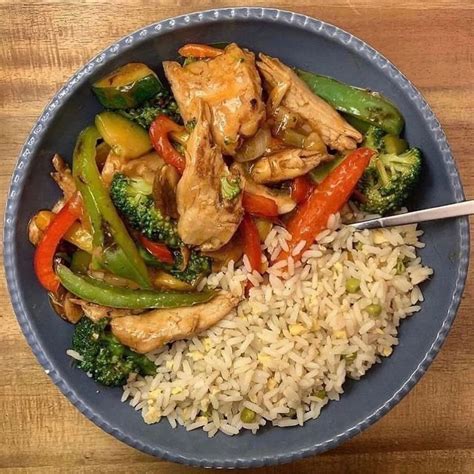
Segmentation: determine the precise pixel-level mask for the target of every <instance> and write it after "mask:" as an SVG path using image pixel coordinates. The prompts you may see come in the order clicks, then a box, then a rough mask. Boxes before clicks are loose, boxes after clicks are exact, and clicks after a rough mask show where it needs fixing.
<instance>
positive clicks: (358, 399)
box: [4, 8, 469, 468]
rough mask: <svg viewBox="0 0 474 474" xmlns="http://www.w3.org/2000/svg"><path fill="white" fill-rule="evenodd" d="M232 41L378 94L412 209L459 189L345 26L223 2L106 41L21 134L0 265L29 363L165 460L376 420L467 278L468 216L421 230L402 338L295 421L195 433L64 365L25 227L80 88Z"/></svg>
mask: <svg viewBox="0 0 474 474" xmlns="http://www.w3.org/2000/svg"><path fill="white" fill-rule="evenodd" d="M218 41H226V42H229V41H235V42H237V43H239V44H241V45H243V46H246V47H248V48H250V49H253V50H256V51H264V52H265V53H267V54H270V55H273V56H277V57H279V58H281V59H282V60H283V61H284V62H285V63H287V64H289V65H293V66H298V67H301V68H305V69H309V70H313V71H317V72H319V73H322V74H327V75H330V76H334V77H336V78H338V79H340V80H342V81H346V82H348V83H350V84H354V85H358V86H362V87H367V88H370V89H373V90H377V91H380V92H382V93H383V94H384V95H386V96H387V97H389V98H391V99H392V100H393V101H394V102H395V103H396V104H397V105H398V107H399V108H400V110H401V111H402V113H403V115H404V117H405V119H406V138H407V139H408V140H409V142H410V143H411V144H413V145H416V146H418V147H420V148H421V149H422V150H423V153H424V156H425V167H424V171H423V179H422V181H421V185H420V188H419V190H418V191H417V195H416V199H414V200H413V203H412V207H413V208H414V207H416V208H425V207H430V206H435V205H440V204H445V203H451V202H454V201H461V200H462V199H463V198H464V196H463V191H462V187H461V183H460V181H459V176H458V172H457V170H456V166H455V164H454V162H453V158H452V156H451V153H450V149H449V146H448V144H447V142H446V138H445V135H444V133H443V131H442V129H441V127H440V125H439V123H438V121H437V119H436V118H435V116H434V115H433V112H432V111H431V109H430V107H429V106H428V104H427V103H426V102H425V100H424V99H423V97H422V96H421V95H420V93H419V92H418V91H417V90H416V89H415V88H414V87H413V85H412V84H411V83H410V82H409V81H408V80H407V79H406V78H405V77H404V76H403V75H402V74H401V73H400V72H399V71H398V70H397V69H396V68H395V67H394V66H393V65H392V64H391V63H390V62H389V61H387V59H385V58H384V57H383V56H381V55H380V54H379V53H378V52H377V51H375V50H373V49H372V48H371V47H370V46H368V45H367V44H365V43H364V42H362V41H361V40H359V39H357V38H355V37H354V36H352V35H351V34H349V33H347V32H345V31H343V30H340V29H339V28H336V27H335V26H332V25H328V24H326V23H324V22H322V21H318V20H315V19H312V18H309V17H306V16H303V15H297V14H295V13H290V12H284V11H279V10H274V9H263V8H229V9H221V10H212V11H207V12H203V13H193V14H191V15H185V16H180V17H176V18H173V19H170V20H165V21H162V22H160V23H156V24H152V25H150V26H147V27H145V28H143V29H141V30H139V31H137V32H135V33H133V34H131V35H129V36H127V37H126V38H123V39H121V40H120V41H118V42H117V43H116V44H113V45H112V46H110V47H109V48H107V49H106V50H105V51H103V52H102V53H100V54H99V55H98V56H97V57H95V58H94V59H92V60H91V61H90V62H89V63H87V64H86V65H85V66H84V67H83V68H82V69H81V70H80V71H79V72H78V73H77V74H75V75H74V77H73V78H72V79H71V80H70V81H69V82H68V83H67V84H66V85H65V86H64V87H63V88H62V89H61V90H60V91H59V92H58V94H56V95H55V97H54V98H53V100H52V101H51V103H50V104H49V105H48V106H47V107H46V109H45V111H44V112H43V114H42V115H41V117H40V119H39V120H38V122H37V123H36V125H35V127H34V128H33V131H32V132H31V134H30V135H29V136H28V138H27V140H26V143H25V146H24V147H23V150H22V151H21V155H20V158H19V161H18V164H17V166H16V169H15V172H14V175H13V179H12V185H11V189H10V193H9V198H8V204H7V209H6V221H5V240H4V242H5V268H6V274H7V279H8V285H9V289H10V294H11V298H12V302H13V307H14V309H15V313H16V315H17V317H18V320H19V322H20V325H21V327H22V330H23V332H24V334H25V336H26V338H27V340H28V342H29V344H30V345H31V348H32V349H33V352H34V353H35V355H36V357H37V358H38V360H39V362H40V363H41V364H42V365H43V367H44V368H45V370H46V371H47V373H48V374H49V376H50V377H51V378H52V380H53V382H54V383H55V384H56V385H58V387H59V388H60V390H61V391H62V392H63V393H64V394H65V395H66V396H67V397H68V398H69V400H70V401H71V402H72V403H73V404H74V405H75V406H76V407H77V408H78V409H79V410H80V411H81V412H82V413H84V414H85V415H86V416H87V417H88V418H90V419H91V420H92V421H93V422H94V423H96V424H97V425H98V426H100V427H101V428H103V429H104V430H105V431H107V432H108V433H111V434H112V435H114V436H115V437H117V438H118V439H120V440H122V441H124V442H126V443H128V444H129V445H131V446H134V447H136V448H138V449H141V450H143V451H145V452H147V453H150V454H153V455H156V456H159V457H161V458H164V459H168V460H171V461H177V462H182V463H186V464H192V465H196V466H207V467H234V468H235V467H248V466H261V465H264V464H276V463H283V462H289V461H292V460H295V459H298V458H301V457H303V456H308V455H310V454H315V453H320V452H322V451H325V450H328V449H330V448H333V447H335V446H337V445H338V444H340V443H341V442H343V441H345V440H347V439H349V438H351V437H352V436H354V435H356V434H357V433H359V432H361V431H362V430H363V429H365V428H367V427H368V426H369V425H370V424H372V423H373V422H375V421H376V420H378V419H379V418H380V417H381V416H382V415H384V414H385V413H387V411H388V410H389V409H390V408H392V407H393V406H394V405H395V404H396V403H397V402H399V401H400V399H401V398H402V397H403V396H404V395H406V394H407V392H408V391H409V390H410V389H411V388H412V387H413V386H414V384H415V383H416V382H417V381H418V380H419V379H420V377H421V375H422V374H423V373H424V372H425V370H426V369H427V367H428V366H429V364H430V363H431V361H432V360H433V358H434V356H435V355H436V353H437V352H438V351H439V349H440V346H441V344H442V343H443V341H444V339H445V337H446V335H447V333H448V331H449V328H450V326H451V324H452V322H453V319H454V316H455V313H456V309H457V307H458V305H459V301H460V297H461V293H462V291H463V287H464V281H465V278H466V270H467V265H468V254H469V252H468V250H469V231H468V221H467V219H465V218H463V219H456V220H450V221H442V222H436V223H432V224H426V225H424V226H423V230H424V231H425V235H424V238H423V239H424V241H425V242H426V244H427V245H426V248H425V249H423V250H422V251H421V252H420V253H421V255H422V258H423V261H424V263H425V264H427V265H429V266H430V267H433V268H434V271H435V274H434V277H433V278H432V280H431V281H429V282H428V283H426V284H425V285H424V286H423V292H424V295H425V297H426V301H425V302H424V303H423V305H422V311H421V312H420V313H419V314H417V315H416V316H414V317H412V318H409V319H408V320H407V321H405V322H403V324H402V326H401V328H400V344H399V346H398V347H397V348H396V349H395V351H394V353H393V355H392V356H391V357H390V358H388V359H387V360H384V361H383V363H382V364H378V365H376V366H375V367H374V368H372V369H371V370H370V371H369V373H368V374H367V375H366V376H365V377H364V378H363V379H362V380H361V381H359V382H348V383H347V384H346V385H345V394H344V396H343V397H342V399H341V401H339V402H333V403H330V404H329V406H327V407H326V408H325V409H324V410H323V412H322V414H321V416H320V417H319V418H318V419H317V420H314V421H310V422H308V423H306V424H305V426H304V427H302V428H300V427H298V428H284V429H282V428H266V429H262V430H261V431H260V432H259V433H258V435H256V436H254V435H252V434H250V433H248V432H246V433H242V434H241V435H239V436H236V437H227V436H224V435H221V434H218V435H217V436H216V437H215V438H213V439H208V438H207V436H206V435H205V434H204V433H203V432H201V431H199V430H198V431H193V432H190V433H187V432H186V431H185V430H184V429H182V428H178V429H175V430H173V429H171V428H170V426H169V425H168V423H167V422H166V421H165V422H162V423H160V424H156V425H151V426H150V425H146V424H145V423H144V422H143V421H142V418H141V416H140V414H139V413H136V412H135V411H134V410H133V409H132V408H131V407H130V406H128V405H127V404H122V403H120V396H121V390H120V389H106V388H103V387H100V386H98V385H96V384H95V383H94V382H93V381H92V380H91V379H89V378H88V377H87V376H86V375H85V374H84V373H83V372H81V371H80V370H77V369H75V368H73V367H72V365H71V361H70V359H69V357H67V356H66V354H65V352H66V349H67V348H68V347H69V345H70V341H71V333H72V326H70V325H69V324H66V323H65V322H63V321H62V320H61V319H60V318H58V317H57V316H56V315H55V314H54V313H53V311H52V309H51V307H50V305H49V302H48V298H47V295H46V293H45V291H44V290H43V289H42V288H41V287H40V285H39V284H38V282H37V280H36V278H35V276H34V274H33V265H32V261H33V248H32V246H31V245H30V244H29V243H28V240H27V234H26V229H27V224H28V220H29V218H30V217H31V215H32V214H33V213H34V212H36V211H37V210H39V209H42V208H47V207H50V206H51V205H52V204H53V203H54V202H55V201H56V199H57V198H58V189H57V187H56V185H55V184H54V183H53V182H52V180H51V179H50V177H49V171H50V166H51V165H50V159H51V156H52V155H53V153H55V152H58V153H60V154H61V155H63V156H64V157H67V158H68V159H70V157H71V154H72V150H73V146H74V142H75V140H76V137H77V135H78V133H79V131H80V130H81V129H83V128H84V127H85V126H86V125H87V124H89V123H91V122H92V120H93V118H94V115H95V114H96V113H97V112H98V111H99V110H100V106H99V104H98V102H97V100H96V99H95V98H94V96H93V94H92V92H91V89H90V84H91V83H92V82H93V81H94V80H95V79H97V78H99V77H100V76H102V75H104V74H105V73H106V72H108V71H110V70H112V69H114V68H116V67H117V66H119V65H122V64H125V63H127V62H130V61H142V62H144V63H146V64H148V65H150V66H151V67H152V68H154V69H155V70H159V69H161V65H160V63H161V61H162V60H164V59H169V58H174V57H176V50H177V49H178V47H180V46H181V45H182V44H183V43H186V42H202V43H212V42H218Z"/></svg>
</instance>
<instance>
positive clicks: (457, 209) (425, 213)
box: [351, 200, 474, 230]
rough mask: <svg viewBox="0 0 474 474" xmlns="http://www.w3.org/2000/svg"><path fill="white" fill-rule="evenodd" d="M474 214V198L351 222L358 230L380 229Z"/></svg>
mask: <svg viewBox="0 0 474 474" xmlns="http://www.w3.org/2000/svg"><path fill="white" fill-rule="evenodd" d="M472 214H474V200H470V201H462V202H456V203H454V204H447V205H445V206H439V207H431V208H429V209H422V210H421V211H413V212H406V213H405V214H397V215H396V216H389V217H379V218H376V219H369V220H367V221H360V222H354V223H352V224H351V226H352V227H355V228H356V229H358V230H362V229H378V228H380V227H391V226H394V225H405V224H417V223H419V222H426V221H435V220H438V219H448V218H450V217H459V216H469V215H472Z"/></svg>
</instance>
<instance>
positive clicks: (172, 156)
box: [149, 115, 186, 174]
mask: <svg viewBox="0 0 474 474" xmlns="http://www.w3.org/2000/svg"><path fill="white" fill-rule="evenodd" d="M182 128H183V127H181V126H180V125H178V124H177V123H175V122H173V121H172V120H171V119H170V118H169V117H167V116H166V115H158V117H156V119H155V120H154V121H153V122H152V124H151V126H150V131H149V133H150V140H151V143H152V144H153V147H154V148H155V150H156V152H157V153H158V154H159V155H160V156H161V157H162V158H163V160H164V161H165V162H166V163H168V164H169V165H172V166H174V167H175V168H176V169H177V170H178V171H179V172H180V173H181V174H182V173H183V171H184V167H185V166H186V160H185V159H184V157H183V156H182V155H180V154H179V153H178V151H177V150H176V148H174V146H173V145H172V144H171V142H170V139H169V137H168V134H169V133H170V132H180V131H181V130H182Z"/></svg>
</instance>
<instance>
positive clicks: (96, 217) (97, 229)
mask: <svg viewBox="0 0 474 474" xmlns="http://www.w3.org/2000/svg"><path fill="white" fill-rule="evenodd" d="M99 138H100V135H99V132H98V131H97V128H96V127H94V126H89V127H87V128H86V129H84V130H83V131H82V132H81V133H80V135H79V138H78V139H77V143H76V147H75V149H74V157H73V173H74V177H75V179H76V183H77V184H78V188H79V191H80V192H81V195H82V196H83V201H84V207H85V209H86V211H87V214H88V216H89V219H90V222H91V227H92V231H93V243H94V244H96V245H98V246H99V247H102V246H103V242H104V230H103V229H104V224H106V225H107V228H108V230H109V231H110V234H111V235H112V238H113V240H114V242H115V243H116V244H117V245H118V247H120V248H121V250H122V251H123V254H124V256H125V258H126V260H127V263H128V265H127V268H128V269H129V270H130V274H129V275H128V278H130V279H131V280H133V281H135V282H136V283H138V284H139V285H140V286H141V287H142V288H151V287H152V285H151V282H150V277H149V275H148V270H147V268H146V265H145V263H144V261H143V259H142V258H141V257H140V255H139V253H138V250H137V247H136V245H135V242H134V241H133V239H132V238H131V237H130V235H129V233H128V231H127V228H126V227H125V224H124V223H123V222H122V219H120V217H119V215H118V214H117V211H116V209H115V207H114V205H113V203H112V200H111V199H110V196H109V192H108V190H107V188H106V187H105V185H104V183H103V181H102V178H101V177H100V174H99V169H98V168H97V163H96V161H95V154H96V151H95V147H96V144H97V140H98V139H99ZM83 193H84V194H83Z"/></svg>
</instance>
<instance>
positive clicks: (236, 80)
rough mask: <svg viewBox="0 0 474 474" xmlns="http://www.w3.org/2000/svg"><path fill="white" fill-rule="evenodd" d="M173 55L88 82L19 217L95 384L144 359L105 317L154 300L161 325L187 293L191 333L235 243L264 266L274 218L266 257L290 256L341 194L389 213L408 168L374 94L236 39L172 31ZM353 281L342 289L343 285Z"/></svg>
mask: <svg viewBox="0 0 474 474" xmlns="http://www.w3.org/2000/svg"><path fill="white" fill-rule="evenodd" d="M179 54H180V55H181V56H182V58H183V61H181V62H176V61H164V62H163V69H164V72H165V76H166V79H167V81H164V80H162V79H160V78H159V76H158V74H157V72H156V71H153V70H152V69H151V68H150V67H148V66H147V65H145V64H142V63H129V64H125V65H123V66H122V67H120V68H119V69H117V70H115V71H112V72H111V73H109V74H108V75H106V76H105V77H102V78H100V79H98V80H97V81H96V82H94V84H93V85H92V90H93V92H94V93H95V95H96V96H97V98H98V100H99V101H100V103H101V104H102V105H103V106H104V109H105V110H104V111H102V112H100V113H99V114H98V115H97V116H96V117H95V118H94V119H93V120H91V122H93V123H91V125H89V126H88V127H86V128H85V129H84V130H83V131H82V132H81V133H80V135H79V137H78V138H77V142H76V146H75V149H74V153H73V155H72V167H71V169H69V168H68V167H67V165H65V164H64V163H63V161H62V160H61V158H60V157H59V156H58V155H56V156H55V158H54V160H53V165H54V167H55V170H56V171H55V172H54V173H53V178H54V179H55V180H56V182H57V183H58V185H59V186H60V187H61V190H62V191H63V193H64V196H63V197H62V198H61V199H60V200H59V202H58V203H57V204H56V205H55V206H54V207H53V209H52V210H42V211H40V212H38V213H37V214H36V215H35V216H34V217H33V218H32V220H31V222H30V226H29V237H30V240H31V241H32V243H33V244H35V245H36V252H35V257H34V268H35V272H36V275H37V277H38V280H39V282H40V283H41V285H42V286H43V287H44V288H45V289H46V290H47V291H48V292H50V294H51V298H52V300H53V301H54V306H55V307H58V308H59V307H60V308H62V309H61V311H63V312H65V313H66V314H62V316H63V317H65V319H67V320H69V321H71V322H77V320H78V319H80V315H81V313H84V314H85V316H86V317H83V318H82V319H80V321H79V323H78V324H77V326H76V329H75V333H74V338H73V344H72V349H73V350H74V351H75V353H76V356H77V358H78V360H79V362H78V366H79V367H80V368H82V369H83V370H85V371H86V372H88V373H89V374H90V375H91V376H92V377H93V378H94V379H95V380H97V381H98V382H100V383H103V384H105V385H119V384H122V383H124V382H125V381H126V379H127V377H128V375H129V374H130V373H131V372H139V373H140V374H143V375H151V374H153V373H154V370H155V367H154V365H153V364H152V363H151V362H150V361H149V360H148V359H147V358H146V357H144V356H141V355H138V354H136V353H135V352H133V351H132V350H131V349H129V348H127V347H125V346H126V338H124V339H123V340H122V339H121V338H122V337H123V333H120V334H117V336H115V335H114V334H113V333H112V332H111V331H113V327H114V324H112V325H111V328H112V329H107V328H108V324H109V321H110V319H113V318H120V317H124V316H133V318H132V320H131V321H134V320H136V321H137V322H139V321H140V322H141V321H142V318H146V317H147V315H148V314H153V318H152V319H153V321H155V320H158V321H160V324H163V322H166V320H167V318H176V316H175V313H174V312H173V311H170V310H169V309H170V308H179V307H188V309H189V307H191V306H193V305H197V306H196V311H195V312H194V311H192V310H191V311H188V312H186V315H187V316H186V317H188V318H191V317H193V318H195V322H194V323H193V324H192V325H191V326H190V328H191V329H190V330H189V335H191V334H192V332H193V331H194V330H195V329H194V328H197V327H201V326H202V327H204V326H205V325H204V324H200V323H199V318H200V317H203V316H202V315H203V314H205V313H206V306H205V305H210V304H211V303H212V300H213V298H214V297H215V296H216V293H215V292H214V291H212V290H209V289H206V287H205V285H203V284H201V285H200V284H199V283H200V281H201V280H202V278H203V277H205V276H206V275H208V274H209V273H210V272H211V271H218V270H220V269H221V268H222V267H223V266H225V265H227V264H228V263H229V262H230V261H231V260H232V261H234V263H235V264H238V263H239V261H240V260H241V259H242V258H243V256H244V255H246V258H247V259H248V262H247V263H246V265H250V268H251V270H252V271H254V272H258V273H261V272H263V271H264V269H265V268H264V266H265V265H266V263H265V262H267V261H268V257H269V256H268V255H267V258H266V259H265V258H263V257H264V255H263V251H262V247H261V242H262V241H263V240H265V238H266V237H267V236H268V234H269V233H270V231H271V228H272V226H273V225H275V224H278V225H281V226H286V229H287V230H288V232H289V233H290V234H291V239H290V240H289V241H288V251H286V252H282V253H280V255H279V256H278V257H277V259H278V260H279V261H281V260H286V259H287V258H288V257H289V256H290V255H292V256H293V258H294V259H298V258H299V256H300V255H301V253H302V252H303V251H304V250H305V249H306V248H308V247H310V245H311V244H312V243H313V242H314V239H315V238H316V236H317V234H318V233H319V232H321V231H322V230H323V229H324V228H325V227H326V225H327V221H328V218H329V217H330V216H331V214H334V213H336V212H338V211H339V210H340V209H341V208H342V207H343V206H344V205H345V204H346V203H347V201H348V200H349V199H351V196H352V197H354V198H355V200H356V201H358V202H359V203H360V206H361V207H362V209H364V210H366V211H368V212H371V213H377V214H386V213H389V212H394V211H397V210H399V209H400V207H401V206H403V205H404V204H405V202H406V200H407V199H408V198H409V197H410V195H411V192H412V190H413V189H414V187H415V185H416V183H417V181H418V180H419V178H420V175H421V153H420V151H419V150H418V149H417V148H410V147H409V145H408V143H407V142H406V140H405V139H404V138H403V137H401V136H400V133H401V132H402V130H403V127H404V120H403V117H402V115H401V114H400V112H399V110H398V109H397V108H396V106H395V105H394V104H393V103H392V102H390V101H389V100H388V99H386V98H384V97H383V96H382V95H380V94H379V93H377V92H372V91H368V90H365V89H360V88H357V87H353V86H350V85H347V84H344V83H342V82H339V81H337V80H335V79H333V78H329V77H325V76H320V75H317V74H315V73H312V72H306V71H302V70H296V71H294V70H293V69H291V68H289V67H288V66H286V65H285V64H283V63H281V62H280V61H279V60H278V59H275V58H271V57H268V56H265V55H264V54H260V55H258V57H257V58H256V56H255V54H254V53H252V52H250V51H247V50H244V49H242V48H240V47H239V46H238V45H236V44H230V45H227V46H225V47H224V46H223V47H222V48H216V47H213V46H208V45H200V44H187V45H184V46H183V47H182V48H181V49H180V50H179ZM296 248H298V250H296V251H295V249H296ZM297 252H299V253H297ZM352 280H354V281H352ZM352 280H351V281H349V280H348V281H347V283H346V291H347V292H349V293H356V292H358V291H359V282H358V280H355V279H352ZM250 288H251V284H250V283H247V290H250ZM219 298H223V300H224V301H226V304H228V305H229V308H231V307H233V305H235V304H236V303H234V299H235V298H230V297H229V299H227V300H226V298H227V296H226V292H220V294H219V297H218V298H217V299H216V300H215V301H216V303H217V301H218V299H219ZM225 307H227V306H225ZM198 309H199V310H198ZM366 311H367V312H368V313H369V314H370V315H372V316H373V317H377V316H378V315H379V314H380V312H381V309H380V307H379V306H378V305H377V304H375V303H374V304H372V305H370V306H369V307H367V308H366ZM67 313H69V314H67ZM176 314H179V312H178V313H176ZM78 315H79V317H78ZM160 315H161V316H160ZM222 316H223V315H222ZM160 317H161V318H163V320H161V319H160ZM89 318H93V319H94V321H93V320H92V319H89ZM169 324H170V325H171V326H170V327H172V325H173V324H176V320H175V319H173V320H171V319H170V321H169ZM118 326H119V325H118ZM132 326H133V325H132ZM157 330H158V329H157ZM131 331H133V327H132V328H131ZM187 335H188V334H186V333H185V334H182V332H176V336H175V337H179V338H183V337H186V336H187ZM167 337H168V340H173V335H172V334H171V335H168V336H167ZM124 344H125V345H124ZM147 344H148V343H147ZM158 344H159V343H157V344H156V345H153V343H152V344H151V346H150V347H155V346H156V347H158ZM147 347H148V345H147ZM254 415H255V414H254V413H253V412H252V411H251V410H248V412H242V415H241V418H242V421H243V422H245V423H250V422H252V420H253V417H254Z"/></svg>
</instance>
